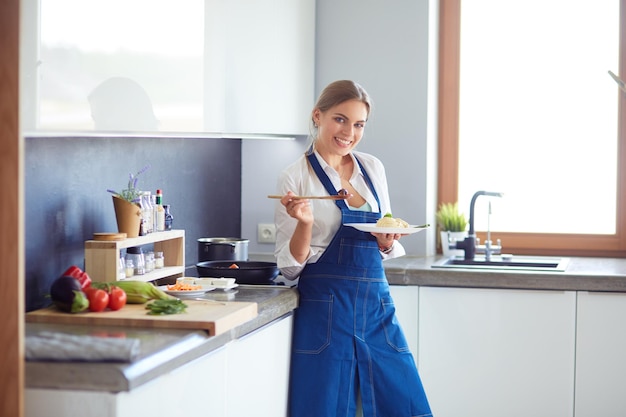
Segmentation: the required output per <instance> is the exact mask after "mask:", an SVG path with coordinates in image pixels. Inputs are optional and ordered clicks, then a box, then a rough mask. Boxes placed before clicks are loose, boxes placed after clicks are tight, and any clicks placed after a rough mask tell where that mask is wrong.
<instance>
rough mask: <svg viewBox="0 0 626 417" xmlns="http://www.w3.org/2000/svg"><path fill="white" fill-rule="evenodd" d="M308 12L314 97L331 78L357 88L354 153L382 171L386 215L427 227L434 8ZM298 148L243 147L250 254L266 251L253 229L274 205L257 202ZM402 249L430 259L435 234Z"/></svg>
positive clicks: (367, 6)
mask: <svg viewBox="0 0 626 417" xmlns="http://www.w3.org/2000/svg"><path fill="white" fill-rule="evenodd" d="M316 13H317V23H316V57H315V62H316V66H315V73H316V96H317V94H319V92H320V91H321V90H322V89H323V88H324V86H326V85H327V84H328V83H329V82H331V81H334V80H337V79H353V80H355V81H357V82H359V83H361V84H362V85H363V86H364V87H365V89H366V90H367V91H368V92H369V93H370V95H371V96H372V99H373V101H374V109H373V112H372V114H371V118H370V120H369V121H368V124H367V127H366V129H365V136H364V138H363V140H362V142H361V144H360V145H359V150H362V151H364V152H369V153H372V154H374V155H376V156H377V157H379V158H380V159H381V160H382V161H383V163H384V164H385V166H386V170H387V176H388V180H389V188H390V193H391V203H392V207H393V214H394V216H396V217H401V218H403V219H405V220H407V221H409V222H411V223H416V224H422V223H430V224H432V225H434V213H435V208H436V168H437V167H436V157H437V156H436V134H437V132H436V94H437V90H436V85H437V78H436V75H437V74H436V63H437V44H436V40H437V21H438V1H437V0H430V1H429V0H392V1H387V2H382V1H370V0H367V1H363V0H342V1H340V2H337V1H334V0H317V9H316ZM313 104H314V103H311V107H312V106H313ZM306 143H307V141H306V140H305V139H304V138H303V139H300V140H298V141H295V142H290V143H285V142H268V143H263V144H262V143H258V142H244V143H243V155H242V159H243V174H242V182H243V184H242V187H243V190H244V192H243V199H242V208H241V211H242V233H243V234H244V235H245V236H246V237H253V238H251V240H253V239H254V240H255V241H254V242H252V241H251V244H250V249H249V250H250V252H251V253H253V252H256V253H271V252H273V250H274V247H273V245H270V244H258V243H256V227H257V226H256V225H257V223H265V222H273V208H274V202H270V201H267V199H266V198H264V197H265V195H266V194H269V193H271V192H273V191H274V189H275V184H276V175H277V173H278V172H279V171H280V169H282V168H283V167H285V166H286V165H288V164H289V163H290V162H291V161H293V160H295V159H296V158H297V157H298V156H299V154H300V153H301V152H302V151H303V150H304V148H305V145H306ZM261 172H262V173H263V174H261ZM402 243H403V244H404V246H405V247H406V249H407V252H408V253H409V254H413V255H432V254H434V253H435V228H434V226H433V227H431V228H430V229H429V230H428V231H426V232H421V233H418V234H415V235H412V236H408V237H405V238H403V240H402Z"/></svg>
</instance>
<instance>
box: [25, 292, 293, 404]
mask: <svg viewBox="0 0 626 417" xmlns="http://www.w3.org/2000/svg"><path fill="white" fill-rule="evenodd" d="M204 297H206V298H208V299H213V300H216V301H247V302H256V303H257V304H258V316H257V317H256V318H254V319H252V320H250V321H248V322H246V323H244V324H242V325H240V326H237V327H235V328H233V329H231V330H230V331H227V332H225V333H222V334H219V335H216V336H208V334H207V333H206V332H204V331H200V330H198V331H189V330H177V329H137V328H132V329H131V328H122V327H104V326H102V327H101V326H98V327H96V328H94V327H90V326H80V325H51V324H41V323H26V331H25V332H26V336H29V335H34V334H36V333H38V332H40V331H43V330H45V331H58V332H63V333H68V334H76V335H94V336H95V335H99V336H107V337H127V338H137V339H139V340H140V347H141V348H140V349H141V350H140V354H139V356H138V358H137V359H136V360H135V361H133V362H131V363H102V362H51V361H41V362H40V361H36V362H35V361H26V363H25V379H26V388H48V389H65V390H90V391H101V392H102V391H103V392H121V391H131V390H133V389H134V388H136V387H138V386H140V385H142V384H145V383H146V382H148V381H151V380H153V379H155V378H157V377H159V376H161V375H165V374H167V373H169V372H171V371H172V370H174V369H176V368H179V367H180V366H182V365H184V364H186V363H189V362H191V361H193V360H195V359H197V358H199V357H201V356H203V355H206V354H209V353H211V352H213V351H216V350H218V349H220V348H222V347H223V346H225V345H226V344H228V343H229V342H231V341H233V340H235V339H239V338H241V337H242V336H245V335H247V334H250V333H252V332H255V331H257V330H259V329H262V328H263V327H264V326H266V325H269V324H271V323H272V322H274V321H276V320H279V319H281V318H283V317H285V316H286V315H290V314H291V312H292V310H293V309H294V308H296V306H297V303H298V296H297V291H296V290H295V289H290V288H287V287H284V286H274V287H271V286H244V285H241V286H239V287H238V288H236V289H235V290H232V291H228V292H224V291H220V290H216V291H211V292H209V293H206V294H205V296H204Z"/></svg>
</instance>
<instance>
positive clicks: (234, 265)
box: [229, 264, 239, 269]
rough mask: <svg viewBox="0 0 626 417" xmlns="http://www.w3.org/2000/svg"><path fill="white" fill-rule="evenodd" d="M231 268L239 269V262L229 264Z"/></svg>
mask: <svg viewBox="0 0 626 417" xmlns="http://www.w3.org/2000/svg"><path fill="white" fill-rule="evenodd" d="M229 268H230V269H239V265H237V264H231V265H230V266H229Z"/></svg>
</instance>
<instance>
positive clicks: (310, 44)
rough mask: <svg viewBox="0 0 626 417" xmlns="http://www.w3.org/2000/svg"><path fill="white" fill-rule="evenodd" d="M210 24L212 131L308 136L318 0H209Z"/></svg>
mask: <svg viewBox="0 0 626 417" xmlns="http://www.w3.org/2000/svg"><path fill="white" fill-rule="evenodd" d="M205 21H206V22H207V24H206V27H205V30H206V31H207V36H206V42H207V43H206V46H205V47H206V48H207V53H206V54H205V56H206V62H205V86H204V88H205V94H204V96H205V112H206V114H205V120H206V121H207V122H208V123H209V124H210V125H211V126H210V127H209V129H212V130H215V129H216V127H217V129H218V130H217V131H222V132H227V133H233V134H235V133H243V134H267V133H273V134H286V135H295V134H302V135H306V134H308V129H309V119H310V117H309V115H310V112H311V110H312V107H313V104H314V93H315V91H314V88H315V86H314V68H315V63H314V59H315V49H314V48H315V1H314V0H298V1H293V0H209V1H208V2H207V8H206V19H205ZM220 119H221V120H223V122H221V121H220Z"/></svg>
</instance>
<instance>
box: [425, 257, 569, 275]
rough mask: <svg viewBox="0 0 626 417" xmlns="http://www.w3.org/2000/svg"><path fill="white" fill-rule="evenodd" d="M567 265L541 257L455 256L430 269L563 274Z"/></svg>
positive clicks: (561, 260)
mask: <svg viewBox="0 0 626 417" xmlns="http://www.w3.org/2000/svg"><path fill="white" fill-rule="evenodd" d="M568 263H569V259H568V258H551V257H543V256H513V255H501V256H500V255H492V256H491V259H490V260H489V261H487V260H486V259H485V257H484V256H475V257H474V259H473V260H465V259H464V258H463V256H455V257H451V258H445V259H442V260H440V261H437V262H436V263H434V264H433V265H432V267H433V268H456V269H498V270H516V271H517V270H519V271H555V272H563V271H565V269H566V268H567V264H568Z"/></svg>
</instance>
